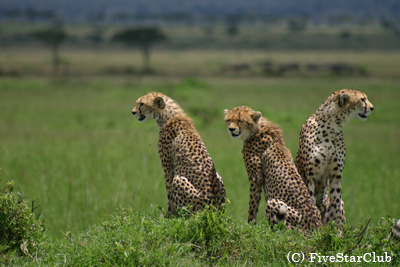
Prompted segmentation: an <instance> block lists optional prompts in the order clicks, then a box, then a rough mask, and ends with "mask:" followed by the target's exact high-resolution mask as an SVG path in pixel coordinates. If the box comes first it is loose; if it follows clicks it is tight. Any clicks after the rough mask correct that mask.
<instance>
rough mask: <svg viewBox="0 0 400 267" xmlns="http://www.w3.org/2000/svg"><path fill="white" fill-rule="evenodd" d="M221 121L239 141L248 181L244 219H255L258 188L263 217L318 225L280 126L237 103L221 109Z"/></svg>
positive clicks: (312, 226)
mask: <svg viewBox="0 0 400 267" xmlns="http://www.w3.org/2000/svg"><path fill="white" fill-rule="evenodd" d="M225 122H226V125H227V126H228V130H229V133H230V134H231V136H232V137H233V138H240V139H241V140H242V141H243V142H244V145H243V149H242V154H243V159H244V163H245V165H246V169H247V173H248V175H249V180H250V203H249V216H248V222H249V223H250V222H255V220H256V217H257V211H258V206H259V203H260V199H261V192H262V188H263V187H264V196H265V200H266V202H267V210H266V212H267V219H268V220H269V221H270V222H272V223H277V222H279V221H282V223H283V224H285V225H287V226H288V227H289V228H294V227H296V226H300V227H301V228H302V229H303V230H306V229H307V230H308V229H316V228H318V227H320V226H321V215H320V213H319V211H318V209H317V207H316V206H315V204H314V202H313V201H312V199H311V197H310V194H309V192H308V190H307V187H306V186H305V184H304V182H303V181H302V179H301V177H300V175H299V174H298V172H297V170H296V166H295V165H294V162H293V159H292V155H291V154H290V151H289V149H288V148H287V147H286V146H285V142H284V140H283V136H282V131H281V129H280V128H279V127H278V126H277V125H276V124H274V123H272V122H270V121H268V120H267V119H266V118H264V117H262V114H261V112H257V111H254V110H252V109H251V108H249V107H245V106H240V107H236V108H234V109H232V110H225Z"/></svg>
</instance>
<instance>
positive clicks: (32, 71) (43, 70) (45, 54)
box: [0, 46, 400, 79]
mask: <svg viewBox="0 0 400 267" xmlns="http://www.w3.org/2000/svg"><path fill="white" fill-rule="evenodd" d="M61 57H62V58H63V62H64V67H63V69H64V73H66V74H69V75H124V74H135V73H138V72H140V70H141V67H142V57H141V54H140V52H139V50H137V49H127V48H121V49H116V48H114V49H105V48H104V49H103V48H98V49H84V48H71V47H65V48H63V47H62V48H61ZM266 62H271V63H274V64H283V63H289V62H291V63H293V62H295V63H298V64H299V66H300V69H299V70H298V71H295V72H289V73H287V75H289V76H293V75H294V76H306V77H307V76H315V75H320V74H319V73H312V72H311V73H310V71H308V70H307V68H306V65H307V64H308V63H332V62H333V63H348V64H353V65H355V66H356V67H360V68H362V69H364V70H365V72H366V73H365V74H366V75H369V76H375V77H376V76H378V77H393V76H398V74H399V73H400V64H399V63H398V62H400V52H399V51H313V50H305V51H292V50H289V51H269V50H233V49H232V50H230V49H227V50H183V51H170V50H163V49H154V51H153V53H152V56H151V63H152V66H153V69H154V71H155V73H156V74H157V75H160V76H171V75H172V76H181V77H187V76H194V77H198V76H221V75H222V76H230V75H229V74H232V73H224V72H222V69H223V66H225V65H232V64H236V63H246V64H248V65H249V67H250V69H249V70H247V71H240V72H237V73H234V74H235V76H237V75H239V76H245V77H246V76H266V74H265V73H264V72H263V71H262V67H261V64H263V63H266ZM0 70H1V71H3V72H5V73H11V74H13V73H15V74H17V75H18V74H19V75H23V74H27V75H43V74H49V73H51V71H52V66H51V53H50V50H49V49H46V48H44V47H35V46H33V47H30V48H21V47H4V48H2V49H1V50H0ZM348 76H351V74H350V75H348ZM353 76H357V75H353ZM360 79H361V78H360Z"/></svg>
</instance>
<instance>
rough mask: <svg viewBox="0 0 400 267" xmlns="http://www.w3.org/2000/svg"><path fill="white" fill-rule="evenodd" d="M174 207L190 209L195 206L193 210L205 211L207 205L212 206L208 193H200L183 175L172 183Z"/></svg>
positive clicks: (175, 178)
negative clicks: (189, 207)
mask: <svg viewBox="0 0 400 267" xmlns="http://www.w3.org/2000/svg"><path fill="white" fill-rule="evenodd" d="M172 195H173V196H172V199H173V205H174V206H175V207H176V208H178V207H188V206H190V205H191V204H192V205H193V208H192V210H193V211H196V210H200V209H203V208H204V206H205V205H206V204H210V199H209V198H208V196H207V195H206V192H205V191H203V192H201V191H199V190H198V189H196V188H195V187H194V186H193V184H192V183H191V182H190V181H189V180H188V179H187V178H186V177H185V176H182V175H176V176H175V177H174V179H173V181H172Z"/></svg>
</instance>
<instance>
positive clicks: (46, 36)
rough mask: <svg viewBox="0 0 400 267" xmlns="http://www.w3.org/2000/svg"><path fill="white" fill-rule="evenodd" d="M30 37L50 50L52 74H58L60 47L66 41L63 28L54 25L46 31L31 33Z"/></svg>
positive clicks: (58, 24)
mask: <svg viewBox="0 0 400 267" xmlns="http://www.w3.org/2000/svg"><path fill="white" fill-rule="evenodd" d="M32 36H33V37H34V38H36V39H38V40H40V41H42V42H43V43H45V44H46V45H48V46H49V47H50V48H51V51H52V58H53V59H52V62H53V73H55V74H58V73H59V71H60V65H61V58H60V46H61V44H62V43H63V42H64V41H65V40H66V39H67V32H66V31H65V30H64V27H63V26H62V25H61V24H60V23H55V24H53V25H52V26H51V27H50V28H48V29H44V30H39V31H36V32H33V33H32Z"/></svg>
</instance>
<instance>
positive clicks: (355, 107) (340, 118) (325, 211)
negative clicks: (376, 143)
mask: <svg viewBox="0 0 400 267" xmlns="http://www.w3.org/2000/svg"><path fill="white" fill-rule="evenodd" d="M373 109H374V107H373V106H372V104H371V103H370V102H369V101H368V99H367V96H366V95H365V94H364V93H362V92H360V91H356V90H348V89H343V90H340V91H338V92H334V93H333V94H331V95H330V96H329V97H328V98H327V99H326V100H325V102H324V103H323V104H322V105H321V106H320V107H319V108H318V110H317V111H316V112H315V113H314V114H313V115H312V116H311V117H309V118H308V119H307V121H306V122H305V123H304V124H303V127H302V129H301V132H300V141H299V150H298V152H297V157H296V162H295V163H296V167H297V170H298V171H299V173H300V175H301V177H302V178H303V180H304V182H305V183H306V185H307V187H308V190H309V191H310V194H311V197H312V199H313V200H314V202H315V203H316V205H317V207H318V209H319V210H320V212H321V216H322V223H323V224H328V222H329V221H335V224H336V226H337V227H339V228H340V227H341V225H342V224H343V223H345V222H346V217H345V213H344V207H343V201H342V195H341V193H342V182H341V179H342V171H343V165H344V159H345V154H346V153H345V145H344V140H343V133H342V127H343V125H344V124H346V123H347V122H348V121H350V120H351V119H353V118H359V119H361V120H366V119H367V116H368V115H369V114H370V113H371V111H372V110H373ZM329 188H330V191H328V190H329ZM328 192H329V196H328Z"/></svg>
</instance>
